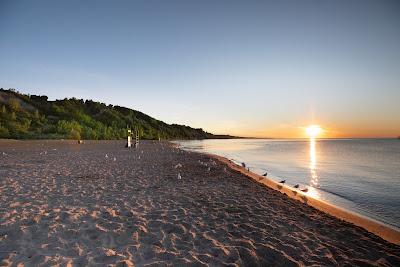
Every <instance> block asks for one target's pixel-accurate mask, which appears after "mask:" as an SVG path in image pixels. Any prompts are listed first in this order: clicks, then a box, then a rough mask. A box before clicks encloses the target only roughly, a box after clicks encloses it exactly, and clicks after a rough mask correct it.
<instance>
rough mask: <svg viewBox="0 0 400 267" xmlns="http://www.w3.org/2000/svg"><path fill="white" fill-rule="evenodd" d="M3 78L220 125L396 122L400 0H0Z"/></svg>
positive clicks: (1, 81) (378, 127) (268, 131)
mask: <svg viewBox="0 0 400 267" xmlns="http://www.w3.org/2000/svg"><path fill="white" fill-rule="evenodd" d="M0 87H3V88H9V87H12V88H16V89H18V90H20V91H21V92H24V93H29V94H45V95H48V96H49V97H50V98H51V99H55V98H64V97H73V96H74V97H77V98H84V99H94V100H100V101H102V102H105V103H108V104H115V105H122V106H127V107H131V108H134V109H137V110H140V111H142V112H145V113H147V114H149V115H151V116H153V117H155V118H158V119H161V120H164V121H166V122H168V123H181V124H187V125H190V126H194V127H202V128H204V129H206V130H208V131H211V132H216V133H228V134H238V135H256V136H275V137H279V136H282V137H296V136H298V135H299V131H300V130H299V129H301V127H302V126H305V125H308V124H312V123H315V124H320V125H321V126H322V127H323V128H325V129H326V132H329V134H328V135H329V136H395V135H399V134H400V116H399V114H400V104H399V103H400V1H384V0H382V1H378V0H376V1H367V0H365V1H361V0H360V1H317V0H315V1H301V0H296V1H152V0H150V1H40V0H39V1H18V0H17V1H15V0H13V1H4V0H0Z"/></svg>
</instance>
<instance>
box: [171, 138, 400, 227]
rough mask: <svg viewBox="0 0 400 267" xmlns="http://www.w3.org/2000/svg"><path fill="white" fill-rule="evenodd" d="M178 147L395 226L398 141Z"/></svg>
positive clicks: (399, 196) (399, 211) (399, 186)
mask: <svg viewBox="0 0 400 267" xmlns="http://www.w3.org/2000/svg"><path fill="white" fill-rule="evenodd" d="M178 143H179V144H180V145H181V147H182V148H183V149H187V150H194V151H200V152H207V153H213V154H217V155H220V156H224V157H226V158H229V159H231V160H233V161H234V162H236V163H238V164H240V163H242V162H245V163H246V166H249V167H250V171H252V172H255V173H258V174H263V173H265V172H266V171H267V172H268V176H269V177H270V178H272V179H274V180H277V181H278V180H283V179H286V184H288V185H291V186H293V185H295V184H300V188H305V187H308V188H309V191H308V193H307V194H309V195H310V196H312V197H315V198H318V199H321V200H324V201H327V202H329V203H332V204H335V205H337V206H340V207H343V208H345V209H348V210H350V211H353V212H357V213H359V214H362V215H364V216H367V217H370V218H373V219H375V220H378V221H381V222H384V223H386V224H388V225H391V226H392V227H394V228H397V229H400V140H397V139H335V140H332V139H329V140H319V139H316V140H314V139H310V140H277V139H262V140H260V139H229V140H201V141H179V142H178Z"/></svg>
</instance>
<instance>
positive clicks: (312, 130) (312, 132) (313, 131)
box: [306, 125, 322, 138]
mask: <svg viewBox="0 0 400 267" xmlns="http://www.w3.org/2000/svg"><path fill="white" fill-rule="evenodd" d="M321 132H322V128H321V127H319V126H318V125H310V126H308V127H307V128H306V133H307V135H308V137H310V138H315V137H317V136H318V135H320V134H321Z"/></svg>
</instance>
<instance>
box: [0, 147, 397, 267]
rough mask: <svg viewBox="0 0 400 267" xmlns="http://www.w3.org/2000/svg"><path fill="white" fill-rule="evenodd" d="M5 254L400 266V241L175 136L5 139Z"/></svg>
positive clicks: (82, 261)
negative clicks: (137, 140)
mask: <svg viewBox="0 0 400 267" xmlns="http://www.w3.org/2000/svg"><path fill="white" fill-rule="evenodd" d="M178 176H180V177H181V179H179V177H178ZM0 262H1V265H5V266H7V265H13V266H16V265H17V264H19V263H22V264H25V265H27V266H28V265H29V266H35V265H54V264H61V265H67V264H72V265H76V266H87V265H99V266H104V265H108V264H119V265H121V266H168V265H170V266H297V265H307V266H308V265H314V266H357V265H361V266H369V265H372V266H375V265H379V266H400V247H399V246H397V245H394V244H391V243H389V242H387V241H385V240H383V239H381V238H380V237H378V236H375V235H374V234H372V233H369V232H367V231H366V230H364V229H363V228H360V227H357V226H354V225H352V224H350V223H347V222H344V221H341V220H339V219H337V218H335V217H332V216H330V215H328V214H326V213H323V212H321V211H318V210H316V209H314V208H312V207H310V206H307V205H306V204H302V203H300V202H299V201H296V200H293V199H291V198H289V197H287V196H285V195H283V194H281V193H279V192H277V191H275V190H272V189H270V188H267V187H264V186H262V185H260V184H258V183H257V182H255V181H252V180H250V179H248V178H247V177H246V176H245V175H243V174H241V173H240V172H237V171H234V170H232V169H230V168H227V167H226V165H224V164H223V163H221V162H219V161H217V160H215V159H213V158H212V157H210V156H207V155H202V154H197V153H191V152H186V151H181V150H179V149H177V148H174V147H172V146H171V145H170V144H169V143H163V142H150V141H149V142H142V143H141V145H140V148H139V149H138V150H135V149H126V148H124V142H117V141H109V142H86V143H85V144H84V145H77V144H75V143H72V142H67V141H64V142H61V141H29V142H15V141H13V142H11V141H10V142H8V141H1V142H0Z"/></svg>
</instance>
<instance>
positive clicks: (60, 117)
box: [0, 88, 231, 140]
mask: <svg viewBox="0 0 400 267" xmlns="http://www.w3.org/2000/svg"><path fill="white" fill-rule="evenodd" d="M127 126H131V127H135V128H137V129H138V130H139V133H140V137H141V138H143V139H158V138H161V139H209V138H230V137H231V136H227V135H213V134H211V133H208V132H205V131H203V130H202V129H195V128H191V127H189V126H184V125H177V124H167V123H164V122H162V121H160V120H157V119H154V118H152V117H150V116H148V115H146V114H144V113H142V112H140V111H137V110H133V109H129V108H125V107H120V106H113V105H106V104H104V103H100V102H95V101H92V100H85V101H84V100H82V99H76V98H70V99H63V100H55V101H49V100H48V97H47V96H38V95H25V94H22V93H19V92H18V91H15V90H14V89H9V90H5V89H3V88H1V89H0V138H13V139H93V140H104V139H121V138H126V134H127V132H126V127H127Z"/></svg>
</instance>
